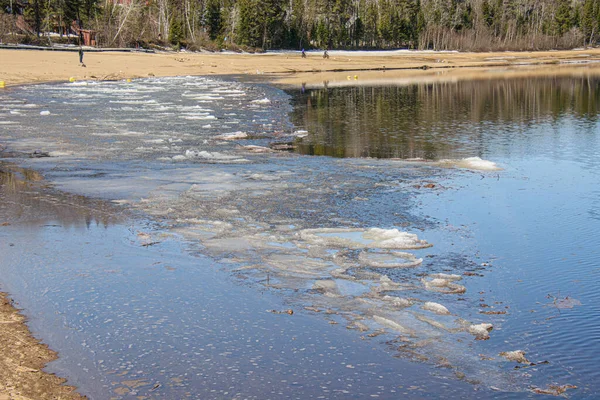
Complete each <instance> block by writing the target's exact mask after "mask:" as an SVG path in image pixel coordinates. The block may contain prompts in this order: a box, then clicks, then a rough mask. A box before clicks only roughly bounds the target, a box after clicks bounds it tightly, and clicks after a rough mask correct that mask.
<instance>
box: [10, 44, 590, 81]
mask: <svg viewBox="0 0 600 400" xmlns="http://www.w3.org/2000/svg"><path fill="white" fill-rule="evenodd" d="M0 60H2V62H1V63H0V81H4V82H5V84H6V86H7V87H10V86H15V85H23V84H34V83H41V82H54V81H68V80H69V79H70V78H74V79H76V80H86V79H90V80H118V79H127V78H131V79H135V78H145V77H148V76H181V75H208V76H210V75H243V76H244V79H250V80H256V81H266V82H270V83H275V84H282V85H299V84H301V83H306V84H320V83H322V82H323V81H327V82H329V83H332V82H336V81H339V82H343V81H346V80H352V81H355V80H358V81H361V82H363V81H364V80H365V79H367V80H369V79H381V78H384V79H396V78H411V77H414V78H419V77H425V78H431V77H435V76H439V75H451V76H452V77H453V78H455V77H459V78H460V77H462V78H464V79H472V78H473V77H476V76H477V75H479V74H481V73H485V76H486V77H490V76H505V75H506V74H507V70H506V69H507V68H516V67H519V68H518V69H517V73H523V72H524V71H528V72H527V73H529V74H531V73H532V72H531V71H532V70H535V71H536V72H535V73H541V72H543V71H546V73H547V70H548V69H550V70H553V71H555V70H557V69H563V68H565V65H568V66H571V67H572V66H573V65H577V64H579V65H580V64H582V63H584V64H588V65H589V64H591V63H600V49H586V50H571V51H546V52H502V53H500V52H498V53H458V52H394V53H386V54H382V53H381V52H375V53H372V55H368V54H366V53H364V52H363V53H351V52H339V53H338V52H332V53H331V57H330V58H329V59H327V60H325V59H323V58H322V57H321V55H320V53H310V54H309V56H308V57H307V58H305V59H303V58H301V57H300V55H299V54H297V53H268V54H214V53H157V54H146V53H117V52H115V53H111V52H102V53H92V52H90V53H86V54H85V56H84V63H85V65H86V67H85V68H84V67H82V66H80V65H79V64H78V61H79V60H78V54H77V53H76V52H47V51H35V50H7V49H0ZM536 66H537V67H538V68H532V67H536ZM540 66H544V67H549V68H540ZM508 73H511V74H512V73H514V72H513V71H512V70H511V71H509V72H508ZM490 74H491V75H490ZM363 83H364V82H363Z"/></svg>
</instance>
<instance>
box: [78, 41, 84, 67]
mask: <svg viewBox="0 0 600 400" xmlns="http://www.w3.org/2000/svg"><path fill="white" fill-rule="evenodd" d="M79 64H81V65H83V66H84V67H85V64H84V63H83V47H81V46H79Z"/></svg>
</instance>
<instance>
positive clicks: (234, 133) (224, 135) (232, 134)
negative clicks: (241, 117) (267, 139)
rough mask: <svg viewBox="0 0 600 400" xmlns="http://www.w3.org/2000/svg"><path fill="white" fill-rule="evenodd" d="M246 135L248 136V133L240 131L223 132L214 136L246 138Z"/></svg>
mask: <svg viewBox="0 0 600 400" xmlns="http://www.w3.org/2000/svg"><path fill="white" fill-rule="evenodd" d="M247 137H248V134H247V133H245V132H241V131H237V132H231V133H224V134H222V135H218V136H215V138H216V139H221V140H236V139H246V138H247Z"/></svg>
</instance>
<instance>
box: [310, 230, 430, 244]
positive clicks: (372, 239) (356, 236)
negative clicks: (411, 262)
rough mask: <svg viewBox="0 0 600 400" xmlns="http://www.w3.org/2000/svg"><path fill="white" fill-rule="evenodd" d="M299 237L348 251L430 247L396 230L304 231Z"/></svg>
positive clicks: (408, 234) (416, 238)
mask: <svg viewBox="0 0 600 400" xmlns="http://www.w3.org/2000/svg"><path fill="white" fill-rule="evenodd" d="M299 235H300V237H301V238H302V239H303V240H305V241H307V242H310V243H313V244H315V245H320V246H326V247H342V248H350V249H361V248H363V249H364V248H367V249H378V248H379V249H423V248H426V247H431V246H432V245H431V244H429V243H427V242H426V241H425V240H420V239H419V238H418V237H417V235H415V234H414V233H408V232H400V231H399V230H398V229H379V228H370V229H359V228H347V229H346V228H320V229H305V230H303V231H300V233H299Z"/></svg>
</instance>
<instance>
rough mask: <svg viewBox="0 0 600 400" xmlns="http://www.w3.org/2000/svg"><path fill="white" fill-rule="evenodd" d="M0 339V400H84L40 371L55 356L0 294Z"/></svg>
mask: <svg viewBox="0 0 600 400" xmlns="http://www.w3.org/2000/svg"><path fill="white" fill-rule="evenodd" d="M0 337H1V338H2V340H1V341H0V400H9V399H21V400H23V399H83V398H84V397H82V396H81V395H79V394H78V393H76V392H74V390H75V388H73V387H71V386H65V385H63V383H64V382H65V380H64V379H62V378H59V377H57V376H56V375H53V374H48V373H46V372H43V371H41V369H42V368H43V367H44V366H45V365H46V364H47V363H48V362H50V361H53V360H55V359H56V358H57V354H56V353H55V352H54V351H52V350H50V349H48V347H47V346H45V345H43V344H41V343H40V342H39V341H38V340H37V339H35V338H34V337H33V336H32V335H31V333H30V332H29V329H28V328H27V326H26V325H25V317H23V316H22V315H21V314H19V312H18V311H17V310H16V309H15V307H13V305H12V303H11V301H10V300H9V299H8V298H7V295H6V293H0Z"/></svg>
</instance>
